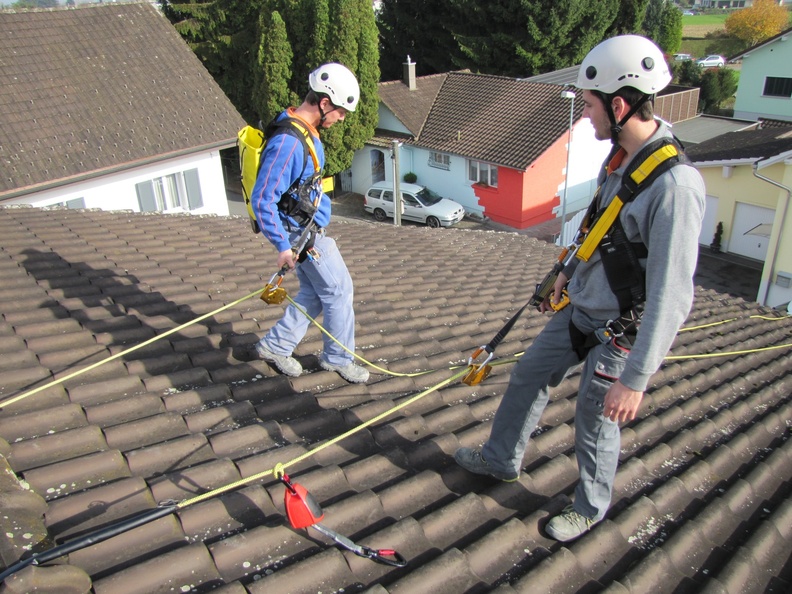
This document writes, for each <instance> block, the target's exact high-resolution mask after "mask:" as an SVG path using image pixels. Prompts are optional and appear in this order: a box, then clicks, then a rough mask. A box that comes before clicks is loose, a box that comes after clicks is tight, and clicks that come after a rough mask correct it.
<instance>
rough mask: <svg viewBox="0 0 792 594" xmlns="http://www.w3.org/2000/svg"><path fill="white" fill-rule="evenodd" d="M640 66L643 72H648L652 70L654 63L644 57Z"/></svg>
mask: <svg viewBox="0 0 792 594" xmlns="http://www.w3.org/2000/svg"><path fill="white" fill-rule="evenodd" d="M641 66H643V68H644V70H646V71H649V70H652V68H654V66H655V63H654V60H653V59H652V58H649V57H646V58H644V59H643V60H641Z"/></svg>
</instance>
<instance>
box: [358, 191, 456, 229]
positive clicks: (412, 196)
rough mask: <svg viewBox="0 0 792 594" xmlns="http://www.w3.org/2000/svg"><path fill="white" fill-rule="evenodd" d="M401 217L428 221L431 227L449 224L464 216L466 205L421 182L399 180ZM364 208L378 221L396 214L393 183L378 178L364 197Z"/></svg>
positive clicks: (453, 223) (407, 219)
mask: <svg viewBox="0 0 792 594" xmlns="http://www.w3.org/2000/svg"><path fill="white" fill-rule="evenodd" d="M399 190H400V191H401V195H402V219H404V220H405V221H416V222H418V223H426V224H427V225H429V226H430V227H450V226H451V225H455V224H457V223H458V222H459V221H461V220H462V219H463V218H464V217H465V209H464V208H463V207H462V205H461V204H459V203H458V202H454V201H453V200H450V199H448V198H443V197H442V196H440V195H439V194H436V193H435V192H433V191H432V190H430V189H429V188H427V187H425V186H421V185H418V184H408V183H400V184H399ZM363 208H364V209H365V210H366V212H370V213H372V214H373V215H374V218H375V219H377V220H378V221H384V220H385V219H387V218H393V213H394V211H395V208H394V206H393V184H392V183H391V182H378V183H376V184H374V185H373V186H371V187H370V188H369V189H368V190H367V191H366V195H365V196H364V197H363Z"/></svg>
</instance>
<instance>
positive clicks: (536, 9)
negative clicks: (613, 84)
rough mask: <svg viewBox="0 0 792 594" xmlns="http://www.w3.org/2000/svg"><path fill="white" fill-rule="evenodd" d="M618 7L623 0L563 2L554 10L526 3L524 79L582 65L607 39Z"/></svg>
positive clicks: (521, 52)
mask: <svg viewBox="0 0 792 594" xmlns="http://www.w3.org/2000/svg"><path fill="white" fill-rule="evenodd" d="M618 4H619V0H602V1H600V2H585V1H580V0H559V1H558V2H553V3H552V4H551V6H547V5H546V4H545V5H541V3H528V2H526V3H525V11H526V14H527V29H526V35H524V36H523V39H522V40H521V43H520V48H519V50H518V56H519V57H520V58H521V62H522V63H523V68H524V70H523V74H522V76H529V75H534V74H540V73H543V72H550V71H553V70H558V69H561V68H567V67H569V66H573V65H575V64H579V63H580V62H582V61H583V58H585V56H586V54H587V53H588V52H589V51H590V50H591V48H593V47H594V46H595V45H597V44H598V43H599V42H600V41H602V39H603V38H604V35H605V31H606V30H607V29H608V27H609V26H610V25H611V24H612V18H613V14H614V11H615V10H616V8H617V6H618Z"/></svg>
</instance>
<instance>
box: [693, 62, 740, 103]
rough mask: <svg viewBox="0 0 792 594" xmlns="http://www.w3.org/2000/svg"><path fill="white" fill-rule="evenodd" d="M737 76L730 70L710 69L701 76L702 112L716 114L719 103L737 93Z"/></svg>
mask: <svg viewBox="0 0 792 594" xmlns="http://www.w3.org/2000/svg"><path fill="white" fill-rule="evenodd" d="M738 81H739V76H738V74H737V73H736V72H735V71H734V70H732V69H730V68H710V69H708V70H705V71H704V73H703V74H702V75H701V94H700V96H699V100H700V101H701V103H702V111H704V112H705V113H717V111H718V109H719V108H720V105H721V103H723V102H724V101H726V100H727V99H729V98H731V97H732V96H733V95H734V93H736V92H737V83H738Z"/></svg>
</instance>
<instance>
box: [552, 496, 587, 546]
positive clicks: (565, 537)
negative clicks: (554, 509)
mask: <svg viewBox="0 0 792 594" xmlns="http://www.w3.org/2000/svg"><path fill="white" fill-rule="evenodd" d="M594 524H596V522H595V521H594V520H592V519H591V518H587V517H586V516H584V515H583V514H580V513H578V512H576V511H575V508H574V507H572V506H571V505H567V506H566V507H565V508H564V511H562V512H561V513H560V514H558V515H557V516H556V517H555V518H553V519H552V520H550V521H549V522H548V523H547V526H545V532H547V534H548V536H550V537H552V538H554V539H556V540H559V541H561V542H567V541H570V540H575V539H576V538H577V537H578V536H581V535H583V534H585V533H586V532H588V531H589V530H591V528H592V526H594Z"/></svg>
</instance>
